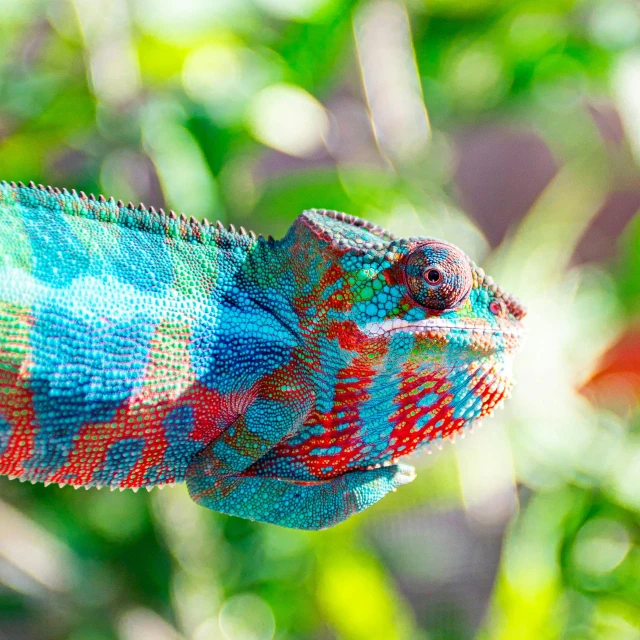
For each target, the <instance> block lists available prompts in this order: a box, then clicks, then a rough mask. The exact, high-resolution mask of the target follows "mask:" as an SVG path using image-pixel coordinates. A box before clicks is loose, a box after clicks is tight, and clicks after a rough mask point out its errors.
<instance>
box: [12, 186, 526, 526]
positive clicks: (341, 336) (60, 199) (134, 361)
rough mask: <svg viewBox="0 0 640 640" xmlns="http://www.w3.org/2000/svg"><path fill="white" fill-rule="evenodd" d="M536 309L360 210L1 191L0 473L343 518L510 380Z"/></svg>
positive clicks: (273, 515)
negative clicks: (241, 219) (223, 210)
mask: <svg viewBox="0 0 640 640" xmlns="http://www.w3.org/2000/svg"><path fill="white" fill-rule="evenodd" d="M523 316H524V310H523V308H522V307H521V306H520V305H519V303H518V302H517V301H516V300H515V299H514V298H512V297H511V296H508V295H506V294H505V293H504V292H503V291H502V290H501V289H500V288H498V287H497V286H496V285H494V284H493V283H492V281H491V280H490V278H488V277H485V275H484V273H483V272H482V270H481V269H478V268H477V267H476V266H475V265H473V263H471V262H470V261H469V260H468V258H466V256H465V255H464V254H463V253H462V252H461V251H460V250H459V249H456V248H455V247H453V246H451V245H448V244H446V243H442V242H438V241H435V240H432V239H425V238H409V239H395V238H394V237H393V236H392V235H391V234H389V233H388V232H386V231H384V230H383V229H380V228H379V227H376V226H375V225H371V224H370V223H367V222H364V221H362V220H359V219H357V218H353V217H351V216H347V215H345V214H341V213H335V212H327V211H315V210H314V211H310V212H305V213H303V214H302V215H301V216H300V217H299V218H298V219H297V220H296V221H295V222H294V224H293V225H292V227H291V229H290V230H289V232H288V233H287V235H286V236H285V237H284V238H283V239H282V240H279V241H274V240H272V239H269V240H264V239H263V238H255V236H253V234H251V235H247V234H246V233H244V232H242V233H236V232H235V231H234V230H233V229H232V228H231V229H230V230H225V229H223V228H222V227H221V226H217V227H210V226H209V225H208V224H206V223H202V224H201V223H198V222H196V221H195V220H193V219H191V220H187V219H186V218H184V217H183V216H180V217H177V216H175V215H174V214H169V215H167V214H164V213H163V212H155V211H154V210H153V209H148V210H147V209H145V208H144V207H143V206H142V205H141V206H140V207H138V208H135V207H133V205H129V206H128V207H125V206H124V205H123V204H122V203H115V202H114V201H113V200H109V201H106V200H104V198H99V199H97V200H96V199H95V198H93V196H89V197H87V196H86V195H84V194H80V195H78V194H76V193H75V192H72V193H68V192H66V191H62V192H61V191H60V190H58V189H51V188H44V187H41V186H40V187H36V186H35V185H33V184H32V185H30V186H28V187H25V186H24V185H15V184H11V185H9V184H7V183H5V182H2V183H0V474H4V475H8V476H10V477H18V478H20V479H24V480H31V481H36V482H46V483H50V482H55V483H60V484H71V485H75V486H85V487H89V486H98V487H100V486H110V487H112V488H113V487H120V488H127V487H130V488H136V487H142V486H146V487H152V486H156V485H162V484H167V483H174V482H181V481H184V480H186V482H187V486H188V489H189V492H190V494H191V496H192V498H193V499H194V500H195V501H196V502H198V503H199V504H201V505H204V506H206V507H209V508H211V509H214V510H216V511H221V512H224V513H230V514H233V515H237V516H241V517H244V518H250V519H252V520H259V521H263V522H271V523H275V524H279V525H283V526H287V527H296V528H301V529H321V528H324V527H328V526H331V525H334V524H336V523H338V522H341V521H342V520H344V519H346V518H347V517H349V516H350V515H351V514H353V513H357V512H359V511H362V510H363V509H365V508H367V507H368V506H370V505H372V504H373V503H375V502H377V501H378V500H379V499H380V498H382V497H383V496H384V495H385V494H386V493H388V492H389V491H391V490H394V489H396V488H397V487H398V486H400V485H402V484H404V483H406V482H409V481H410V480H412V479H413V475H414V474H413V469H412V468H411V467H408V466H406V465H402V464H398V463H397V459H398V458H399V457H401V456H404V455H406V454H409V453H411V452H412V451H414V450H416V449H418V448H419V447H421V446H424V445H427V444H428V443H429V442H431V441H433V440H439V439H442V438H444V437H447V436H449V435H451V434H453V433H454V432H456V431H459V430H461V429H463V428H465V427H466V426H468V425H470V424H471V423H472V422H474V421H475V420H477V419H479V418H481V417H483V416H485V415H488V414H489V413H491V411H492V410H493V408H494V407H495V406H496V405H497V404H498V403H499V402H500V401H501V400H502V399H503V398H504V397H505V396H506V395H508V393H509V390H510V388H511V385H512V380H511V356H512V354H513V353H514V351H515V350H516V348H517V346H518V342H519V335H520V328H521V327H520V320H521V318H522V317H523Z"/></svg>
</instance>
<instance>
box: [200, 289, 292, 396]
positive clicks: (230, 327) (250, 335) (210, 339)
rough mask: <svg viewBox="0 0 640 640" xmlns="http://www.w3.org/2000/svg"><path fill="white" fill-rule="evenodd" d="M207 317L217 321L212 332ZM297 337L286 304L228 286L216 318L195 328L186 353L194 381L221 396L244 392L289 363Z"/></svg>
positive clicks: (281, 299) (278, 298) (262, 293)
mask: <svg viewBox="0 0 640 640" xmlns="http://www.w3.org/2000/svg"><path fill="white" fill-rule="evenodd" d="M261 298H262V299H261ZM212 317H215V318H217V322H216V323H215V325H214V326H212V325H211V318H212ZM297 331H298V317H297V315H296V313H295V310H294V309H293V307H292V305H291V302H290V301H289V300H287V299H286V298H284V297H282V296H280V295H277V294H275V293H273V292H269V293H267V292H266V291H260V290H257V291H255V292H254V293H253V294H249V293H247V291H246V290H245V289H242V288H241V287H237V286H232V285H228V286H227V288H226V291H225V294H224V295H223V297H222V299H221V300H220V301H219V303H218V305H217V309H216V312H215V313H212V314H208V315H207V316H205V317H204V319H203V321H202V322H200V323H199V324H198V325H197V326H196V327H194V331H193V341H192V343H191V344H190V346H189V349H190V353H191V359H192V363H193V368H194V370H195V373H196V377H197V379H198V380H199V381H200V382H202V383H203V384H205V385H206V386H208V387H210V388H213V389H217V390H218V391H220V392H221V393H230V392H232V391H237V390H238V389H243V390H246V389H249V388H251V387H252V386H253V385H254V384H255V383H256V382H258V381H259V380H261V379H262V378H264V377H265V376H267V375H268V374H270V373H272V372H273V371H275V370H276V369H278V368H280V367H282V366H284V365H286V364H287V363H289V361H290V359H291V352H292V350H293V349H294V348H295V346H296V345H297V343H298V338H297V334H296V332H297ZM239 381H240V384H241V386H240V387H239V386H238V383H239Z"/></svg>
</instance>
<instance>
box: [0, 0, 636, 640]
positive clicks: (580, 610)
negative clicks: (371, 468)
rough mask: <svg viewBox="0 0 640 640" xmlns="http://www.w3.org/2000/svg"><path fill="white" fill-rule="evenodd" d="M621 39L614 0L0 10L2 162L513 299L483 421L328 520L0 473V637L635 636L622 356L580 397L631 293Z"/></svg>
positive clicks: (277, 0)
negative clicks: (313, 526) (491, 410)
mask: <svg viewBox="0 0 640 640" xmlns="http://www.w3.org/2000/svg"><path fill="white" fill-rule="evenodd" d="M639 47H640V8H639V7H638V4H637V2H635V1H634V0H583V1H580V0H535V1H533V0H502V1H496V0H464V1H461V0H429V1H427V0H406V2H405V3H404V4H402V3H400V2H396V1H395V0H374V1H372V2H364V1H356V0H216V1H215V2H210V1H208V0H182V1H181V2H180V3H177V2H173V1H172V0H51V1H50V2H47V1H45V0H0V176H1V177H2V178H5V179H8V180H23V181H29V180H34V181H36V182H43V183H48V184H54V185H58V186H61V187H62V186H66V187H68V188H76V189H78V190H84V191H87V192H94V193H98V192H100V193H105V194H106V195H108V196H109V195H113V196H115V197H116V198H121V199H123V200H125V201H129V200H131V201H140V200H143V201H145V202H146V203H147V204H153V205H154V206H156V207H159V206H165V207H167V208H173V209H177V210H184V211H185V212H187V213H188V214H190V215H196V216H200V217H203V216H204V217H208V218H210V219H220V220H222V221H224V222H231V221H233V222H234V224H236V225H239V224H243V225H245V226H247V227H250V228H253V229H255V230H256V231H258V232H264V233H273V234H274V235H276V236H277V235H280V234H282V233H283V232H284V231H285V229H286V228H287V227H288V225H289V224H290V222H291V221H292V220H293V218H294V217H295V216H296V215H297V214H298V213H299V212H300V211H301V210H302V209H304V208H308V207H325V208H337V209H341V210H346V211H348V212H350V213H353V214H356V215H361V216H363V217H367V218H370V219H372V220H374V221H375V222H377V223H380V224H383V225H386V226H389V227H391V228H392V229H393V230H394V231H396V232H398V233H400V234H405V235H418V234H430V235H434V236H438V237H443V238H446V239H449V240H451V241H454V242H456V243H457V244H459V245H461V246H462V247H464V248H465V250H467V251H468V252H469V253H470V254H471V255H472V256H473V257H474V258H477V259H481V260H483V262H484V263H485V264H486V265H487V266H488V267H489V268H490V270H491V271H492V273H493V274H494V275H495V276H496V279H497V280H498V281H499V282H501V284H504V285H505V286H506V287H507V288H509V289H510V290H512V291H513V292H514V293H516V294H518V295H519V296H520V297H522V298H523V299H524V300H525V301H526V302H527V303H529V305H530V308H531V312H530V318H529V332H530V335H529V339H528V343H527V346H526V347H525V349H524V351H523V353H522V355H521V357H520V358H519V359H518V362H517V378H518V379H519V381H520V383H519V386H518V388H517V392H516V395H515V397H514V398H513V400H512V401H511V402H510V403H508V405H507V408H506V410H505V412H503V413H501V414H500V415H499V416H496V417H495V418H492V419H491V420H490V421H488V423H487V424H486V425H485V426H484V427H483V429H481V430H480V431H479V433H478V434H475V435H474V436H473V437H472V438H470V439H466V440H465V441H464V442H462V443H460V444H458V445H456V447H455V448H453V447H451V446H449V445H447V446H446V447H445V450H444V451H442V452H440V453H437V454H436V455H434V456H432V457H430V458H427V457H425V456H422V457H420V458H418V459H416V461H415V462H416V465H417V466H418V467H419V478H418V480H417V481H416V482H415V483H413V484H412V485H411V486H409V487H406V488H404V489H403V490H402V491H400V492H399V493H398V494H397V495H394V496H392V497H390V498H387V499H386V500H384V501H383V502H382V503H381V504H379V505H376V506H375V507H374V508H372V509H371V510H369V511H368V512H366V513H365V514H362V515H361V516H358V517H356V518H353V519H352V520H350V521H349V522H347V523H345V524H343V525H341V526H339V527H336V528H335V529H333V530H329V531H326V532H321V533H306V532H296V531H288V530H284V529H278V528H275V527H271V526H265V525H257V524H253V523H250V522H245V521H242V520H239V519H235V518H229V517H226V516H223V515H219V514H214V513H209V512H206V511H204V510H202V509H199V508H198V507H196V506H195V505H194V504H192V503H191V502H190V501H189V499H188V497H187V495H186V490H185V489H184V488H183V487H177V488H175V489H164V490H163V491H155V492H153V493H151V494H149V495H146V494H144V495H141V494H134V493H129V492H125V493H115V494H111V493H106V494H105V493H104V492H97V491H88V492H85V491H77V492H74V491H73V490H72V489H69V488H67V489H63V490H59V489H57V488H54V487H49V488H44V487H43V486H31V485H28V486H25V485H22V484H19V483H15V482H8V481H7V480H6V479H5V480H2V481H0V638H3V639H4V638H7V639H11V640H14V639H16V640H19V639H22V638H24V639H32V638H33V639H35V638H37V639H38V640H49V639H51V640H54V639H55V640H58V639H66V640H115V639H116V638H118V639H119V640H147V639H153V640H165V639H166V640H169V639H178V638H184V639H189V640H209V639H218V638H221V639H222V638H223V639H226V640H270V639H271V638H278V639H280V640H293V639H303V638H304V639H316V638H317V639H318V640H320V639H324V638H341V639H345V640H360V639H363V640H364V639H367V640H369V639H377V638H379V639H381V640H382V639H384V640H387V639H388V640H392V639H398V640H400V639H404V638H408V639H412V640H414V639H415V640H420V639H424V640H427V639H443V640H444V639H446V640H450V639H451V640H456V639H458V638H459V639H467V638H479V639H483V640H484V639H487V640H488V639H494V638H495V639H505V640H512V639H515V638H518V639H521V638H522V639H525V638H531V639H532V640H533V639H536V640H540V639H543V638H571V639H576V640H577V639H581V640H582V639H585V638H594V639H595V638H598V639H600V638H605V639H611V640H621V639H626V638H629V639H631V638H638V637H640V424H639V421H638V411H637V395H636V393H635V392H637V391H638V390H639V388H640V385H638V382H637V380H638V379H640V362H637V363H636V364H635V365H634V364H633V363H632V364H631V365H628V363H627V365H625V366H626V368H625V367H622V368H621V369H620V370H619V371H618V370H616V375H617V376H618V377H615V376H614V378H613V379H612V380H613V383H612V382H611V380H609V383H608V384H607V385H604V386H602V385H601V387H599V388H598V389H596V391H597V393H595V395H593V394H591V395H588V397H589V399H587V397H586V396H585V395H584V394H582V393H580V389H582V386H583V384H584V383H585V381H586V380H588V379H589V377H590V375H591V374H592V373H593V372H594V371H596V370H597V369H598V366H599V365H598V363H599V362H600V358H601V356H602V354H603V353H605V352H606V351H607V349H608V348H609V347H610V346H611V345H612V344H613V343H614V342H615V341H616V340H617V339H618V338H619V337H620V336H625V335H626V334H627V333H629V332H630V331H632V329H633V326H634V324H635V322H637V319H638V317H639V312H640V285H639V284H638V283H640V261H639V258H638V256H639V255H640V231H639V229H640V227H639V226H638V225H639V223H638V220H637V219H636V220H634V221H632V222H631V223H630V224H629V226H628V228H626V223H627V221H628V219H629V218H630V217H631V216H630V214H629V213H627V214H624V212H623V211H622V209H624V207H621V206H618V205H616V201H613V204H611V206H609V207H607V203H608V202H610V199H611V194H613V193H625V194H627V195H628V194H631V196H633V194H636V195H637V194H638V192H640V175H639V173H638V158H639V157H640V155H639V154H640V129H639V128H638V125H637V114H638V113H639V109H640V96H639V95H638V94H639V92H640V89H638V86H640V80H639V78H640V71H638V68H639V64H640V63H639V62H638V60H639V59H640V58H639V52H640V48H639ZM496 132H497V133H496ZM494 134H495V136H496V137H495V138H492V137H491V136H492V135H494ZM483 136H484V137H483ZM529 139H533V140H534V142H535V143H537V144H538V145H539V148H540V149H542V151H541V152H540V153H541V154H542V155H535V154H534V155H531V156H529V155H527V154H531V153H533V152H532V147H531V145H529V146H527V144H523V146H522V145H521V146H517V147H516V150H515V152H514V148H513V144H515V143H514V140H515V141H520V142H518V144H521V143H522V140H525V142H526V140H529ZM477 140H480V142H481V143H482V141H483V140H485V142H484V143H482V144H479V147H478V145H477V144H476V143H477ZM469 141H471V142H469ZM474 141H475V142H474ZM474 145H475V146H474ZM536 148H537V147H536ZM473 154H475V156H474V155H473ZM545 154H546V155H545ZM523 157H524V160H522V158H523ZM473 158H475V160H473ZM500 162H502V164H500ZM518 162H521V163H522V162H524V168H525V171H524V173H523V174H522V175H520V177H519V178H518V179H516V178H517V176H516V177H515V178H514V176H513V174H511V173H509V171H510V167H512V166H515V165H517V164H518ZM545 163H546V164H545ZM465 167H466V168H465ZM487 167H488V168H487ZM545 167H546V169H545ZM545 171H546V173H545ZM532 185H533V186H532ZM522 192H526V193H529V192H531V194H532V197H531V198H529V201H528V202H526V203H525V205H522V202H521V200H519V199H518V198H519V194H521V193H522ZM516 201H517V202H516ZM479 202H480V203H482V202H484V203H485V210H488V212H489V213H488V214H487V213H486V211H485V214H484V216H483V215H481V213H482V210H483V209H482V207H479V205H478V203H479ZM631 202H632V204H631V205H630V206H631V213H633V212H634V211H635V208H637V207H638V206H640V198H636V200H634V199H633V197H631ZM633 202H636V203H637V204H635V205H634V204H633ZM517 203H520V204H517ZM616 206H618V208H616ZM626 210H627V211H628V210H629V205H627V209H626ZM478 211H480V214H479V213H478ZM621 211H622V213H621ZM625 215H626V217H625ZM496 229H499V230H500V232H499V233H497V232H496ZM594 229H595V231H594ZM590 238H591V240H590ZM585 243H586V245H585ZM589 243H591V244H589ZM584 246H590V247H595V249H594V253H593V255H592V256H591V258H590V259H589V260H586V261H585V260H581V259H580V251H581V250H582V249H584ZM603 246H604V247H605V249H604V250H600V249H598V247H603ZM581 247H582V249H581ZM606 247H609V248H610V249H611V251H609V253H607V250H606ZM618 247H619V249H618ZM630 344H631V345H632V346H634V347H635V344H636V343H634V342H633V340H632V341H631V343H630ZM614 364H615V363H614ZM634 367H635V368H634ZM619 368H620V367H619Z"/></svg>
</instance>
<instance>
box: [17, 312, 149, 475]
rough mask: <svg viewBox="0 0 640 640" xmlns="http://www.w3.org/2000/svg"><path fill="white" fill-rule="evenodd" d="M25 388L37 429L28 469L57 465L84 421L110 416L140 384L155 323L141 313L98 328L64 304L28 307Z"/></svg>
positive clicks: (54, 467) (88, 422)
mask: <svg viewBox="0 0 640 640" xmlns="http://www.w3.org/2000/svg"><path fill="white" fill-rule="evenodd" d="M34 317H35V318H36V323H35V325H34V327H33V330H32V332H31V343H32V345H33V349H34V365H33V369H32V378H31V382H30V385H31V390H32V391H33V404H34V408H35V411H36V415H37V416H38V421H39V422H40V424H41V425H43V426H42V428H41V429H40V430H39V431H38V433H37V435H36V438H35V454H34V456H33V457H32V458H31V459H30V460H29V461H28V463H26V464H25V466H26V467H28V468H29V469H31V470H33V471H38V470H39V469H49V470H51V469H58V468H60V466H61V465H62V464H63V463H64V461H65V460H66V457H67V455H68V452H69V451H70V450H71V449H72V448H73V437H74V435H75V434H76V433H77V432H78V431H79V430H80V428H81V427H82V426H84V425H86V424H93V423H96V422H107V421H110V420H113V418H114V415H115V411H116V409H117V408H118V407H119V406H120V405H121V404H122V402H123V401H124V400H126V399H127V398H129V397H130V396H131V395H132V394H133V393H134V390H136V389H137V388H138V387H139V385H140V384H141V380H142V377H143V375H144V372H145V369H146V366H147V362H148V358H149V348H150V342H151V338H152V336H153V334H154V331H155V325H154V324H152V323H150V322H148V321H147V320H145V319H144V318H142V317H137V318H134V319H133V320H132V321H129V322H120V323H109V322H108V321H107V322H104V323H103V324H102V326H100V327H98V326H96V324H95V323H93V324H90V323H88V322H86V321H85V320H84V319H82V318H80V317H78V316H77V315H73V314H72V313H71V312H69V311H68V310H65V309H61V308H57V307H53V306H52V305H42V306H40V307H39V308H38V307H36V308H35V310H34Z"/></svg>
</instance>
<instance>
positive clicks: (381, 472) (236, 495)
mask: <svg viewBox="0 0 640 640" xmlns="http://www.w3.org/2000/svg"><path fill="white" fill-rule="evenodd" d="M206 455H207V454H206V450H205V451H203V452H201V454H198V456H196V460H195V461H194V466H193V468H190V469H189V473H188V475H187V486H188V488H189V493H190V495H191V497H192V498H193V500H194V501H195V502H197V503H198V504H200V505H202V506H203V507H208V508H209V509H213V510H214V511H220V512H222V513H228V514H230V515H234V516H240V517H241V518H248V519H249V520H257V521H259V522H268V523H271V524H277V525H280V526H283V527H291V528H294V529H314V530H317V529H325V528H327V527H331V526H333V525H335V524H338V523H339V522H342V521H343V520H346V519H347V518H348V517H349V516H351V515H353V514H355V513H359V512H360V511H363V510H364V509H366V508H367V507H370V506H371V505H373V504H374V503H376V502H378V500H380V499H381V498H383V497H384V496H385V495H386V494H387V493H389V492H390V491H393V490H394V489H396V488H397V487H399V486H401V485H403V484H407V483H408V482H411V481H412V480H413V479H414V477H415V473H414V470H413V467H410V466H408V465H401V464H396V465H391V466H388V467H380V468H378V469H372V470H367V471H351V472H349V473H345V474H343V475H341V476H337V477H336V478H332V479H330V480H321V481H317V482H305V481H301V480H289V479H286V478H271V477H263V476H259V475H256V476H249V475H239V474H224V475H220V476H211V475H207V473H206V462H205V461H204V460H203V458H206ZM192 469H193V471H194V472H193V473H191V471H192ZM196 469H197V471H196Z"/></svg>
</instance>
